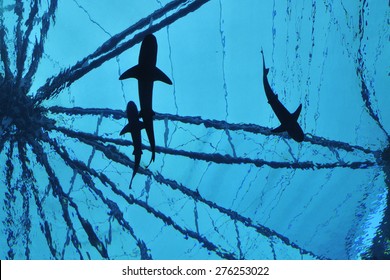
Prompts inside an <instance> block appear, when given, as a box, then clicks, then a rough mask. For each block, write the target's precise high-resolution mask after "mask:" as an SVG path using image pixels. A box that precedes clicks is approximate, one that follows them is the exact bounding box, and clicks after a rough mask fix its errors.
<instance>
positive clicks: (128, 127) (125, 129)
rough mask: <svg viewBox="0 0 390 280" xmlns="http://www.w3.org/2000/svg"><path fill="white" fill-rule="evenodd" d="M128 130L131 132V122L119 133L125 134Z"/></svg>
mask: <svg viewBox="0 0 390 280" xmlns="http://www.w3.org/2000/svg"><path fill="white" fill-rule="evenodd" d="M127 132H130V126H129V124H126V125H125V127H124V128H123V129H122V130H121V132H120V133H119V135H123V134H125V133H127Z"/></svg>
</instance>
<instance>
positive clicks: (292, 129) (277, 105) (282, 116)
mask: <svg viewBox="0 0 390 280" xmlns="http://www.w3.org/2000/svg"><path fill="white" fill-rule="evenodd" d="M261 55H262V56H263V85H264V91H265V95H266V96H267V99H268V103H269V104H270V105H271V108H272V110H273V111H274V112H275V115H276V116H277V117H278V119H279V121H280V126H278V127H277V128H275V129H273V130H272V132H283V131H287V133H288V135H290V137H291V138H292V139H294V140H295V141H297V142H302V141H303V139H304V137H305V135H304V134H303V131H302V128H301V127H300V126H299V124H298V121H297V120H298V117H299V114H300V113H301V109H302V104H300V105H299V106H298V108H297V110H295V112H294V113H292V114H291V113H290V112H289V111H288V110H287V109H286V107H284V106H283V104H282V103H281V102H280V101H279V99H278V95H277V94H275V93H274V92H273V91H272V89H271V86H270V85H269V83H268V79H267V74H268V72H269V68H266V67H265V61H264V53H263V50H261Z"/></svg>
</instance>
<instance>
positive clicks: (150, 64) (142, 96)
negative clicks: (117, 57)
mask: <svg viewBox="0 0 390 280" xmlns="http://www.w3.org/2000/svg"><path fill="white" fill-rule="evenodd" d="M156 59H157V40H156V37H154V35H152V34H149V35H147V36H146V37H145V38H144V40H143V41H142V45H141V50H140V54H139V58H138V65H136V66H134V67H132V68H130V69H128V70H127V71H125V72H124V73H123V74H122V75H121V76H120V77H119V80H123V79H127V78H136V79H137V80H138V94H139V101H140V105H141V111H140V114H139V116H140V117H141V118H142V120H143V123H144V126H145V130H146V133H147V135H148V139H149V143H150V148H151V151H152V158H151V160H150V163H151V162H152V161H154V158H155V148H156V143H155V140H154V129H153V117H154V111H153V109H152V103H153V102H152V101H153V83H154V81H162V82H164V83H167V84H169V85H171V84H172V81H171V80H170V79H169V78H168V77H167V75H165V74H164V73H163V72H162V71H161V70H160V69H158V68H157V67H156ZM150 163H149V164H150Z"/></svg>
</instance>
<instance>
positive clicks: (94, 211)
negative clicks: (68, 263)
mask: <svg viewBox="0 0 390 280" xmlns="http://www.w3.org/2000/svg"><path fill="white" fill-rule="evenodd" d="M1 2H3V5H2V7H0V8H1V13H2V23H1V28H2V30H5V36H3V42H4V45H5V46H7V47H8V52H9V60H10V69H11V70H12V72H13V73H14V75H15V76H16V75H17V73H18V69H17V65H16V58H17V50H18V46H19V45H18V44H17V34H18V33H17V32H18V25H17V24H18V22H20V23H21V24H20V27H19V29H20V30H21V32H22V34H26V33H27V29H28V23H27V21H26V20H27V18H28V15H29V13H30V11H31V7H32V5H33V4H32V3H34V2H35V1H7V0H4V1H1ZM30 2H31V3H30ZM46 2H47V3H46ZM193 2H194V1H172V2H171V3H169V1H151V0H150V1H122V0H115V1H106V0H104V1H85V0H77V1H76V0H74V1H59V2H58V3H57V1H42V3H40V4H39V5H38V8H39V9H38V13H37V15H36V16H35V20H34V22H33V25H32V26H33V29H32V31H31V33H30V34H29V36H28V48H27V53H26V54H27V55H26V59H25V68H24V70H23V71H22V74H23V75H25V74H26V73H27V70H26V69H28V65H30V64H31V63H32V57H34V56H36V55H35V54H33V46H34V44H35V42H36V41H37V42H42V45H43V46H44V48H43V53H42V57H41V58H40V60H39V66H38V68H37V71H36V73H35V75H34V78H33V80H32V86H31V88H30V89H29V91H28V92H27V93H26V94H27V95H28V96H30V97H31V98H34V97H37V96H38V97H39V96H41V94H46V97H47V98H45V99H42V100H41V101H42V102H40V103H39V106H42V107H44V108H46V109H48V110H47V111H45V113H44V114H45V116H47V117H48V118H50V119H53V120H54V121H55V124H54V128H53V127H51V128H48V127H42V131H41V132H40V133H42V134H40V133H39V134H37V135H35V136H34V137H36V139H35V141H36V143H37V145H39V146H40V147H42V151H44V154H45V156H44V155H43V154H40V153H39V152H37V149H34V148H32V145H31V144H29V143H28V142H26V141H22V140H18V139H16V140H15V141H11V140H9V139H6V138H5V136H4V135H5V134H6V133H5V132H6V131H11V135H12V134H16V132H15V131H16V130H17V128H15V127H13V126H12V119H9V118H7V117H3V121H2V127H1V132H2V137H3V140H4V143H3V145H2V147H1V153H0V164H1V165H0V168H1V174H2V175H0V176H1V178H0V182H1V187H0V196H1V201H2V203H3V205H2V209H3V210H2V211H1V212H0V220H1V221H2V223H0V235H1V237H0V248H1V249H0V258H1V259H30V258H31V259H80V258H83V259H88V258H91V259H102V258H110V259H140V258H153V259H219V258H236V259H324V258H330V259H360V258H362V256H363V255H362V254H364V253H365V252H367V251H368V250H369V248H370V247H371V245H372V242H373V239H374V237H375V235H376V234H377V230H378V227H379V226H380V223H381V222H382V220H383V219H384V211H385V209H386V208H387V195H388V185H386V183H385V181H386V172H385V170H386V168H387V170H388V163H384V162H383V161H381V152H382V151H383V150H384V149H385V148H386V147H387V146H388V145H389V135H388V131H389V130H390V113H389V110H388V107H389V106H388V105H389V104H390V97H389V94H388V89H389V85H390V84H389V68H388V67H389V64H388V62H389V61H390V49H389V47H388V41H389V24H388V21H389V6H388V3H386V2H387V1H366V0H364V1H354V0H344V1H314V0H312V1H308V0H300V1H254V0H244V1H233V0H225V1H222V0H220V1H217V0H213V1H195V2H198V4H197V5H194V3H193ZM203 2H205V3H203ZM282 2H283V3H282ZM15 3H16V4H15ZM20 3H21V4H20ZM48 3H51V4H52V5H55V9H54V10H55V12H54V13H51V12H50V11H49V7H48ZM168 3H169V4H170V5H171V4H172V3H173V4H175V3H180V5H177V6H174V8H172V9H169V8H168V7H169V6H166V4H168ZM18 5H22V7H23V12H22V16H21V17H22V19H21V20H20V21H19V20H18V14H17V13H16V12H15V10H16V8H15V7H19V6H18ZM159 9H162V10H160V11H161V13H160V12H155V11H157V10H159ZM183 11H186V12H189V13H188V14H184V13H183ZM45 17H46V18H49V23H50V27H49V30H48V32H47V37H46V38H44V39H42V37H41V35H40V34H41V33H42V29H41V28H42V22H44V19H45ZM166 18H169V19H172V23H170V24H169V25H167V24H166V23H164V20H165V19H166ZM142 20H143V21H142ZM135 24H136V27H137V28H136V29H135V30H131V29H129V27H131V26H133V25H135ZM150 31H152V32H154V35H155V36H156V38H157V42H158V55H157V66H158V67H159V68H160V69H161V70H162V71H163V72H164V73H166V74H167V75H168V76H169V77H170V78H171V80H172V81H173V85H172V86H170V85H167V84H163V83H161V82H156V83H155V84H154V97H153V98H154V100H153V108H154V110H155V111H156V112H157V115H156V120H155V122H154V125H155V138H156V145H157V155H156V161H155V162H154V163H152V164H151V165H150V166H149V168H148V169H144V168H145V167H146V165H147V164H148V163H149V160H150V155H151V153H150V151H149V150H147V149H145V150H144V153H143V157H142V160H141V170H140V172H139V173H138V174H137V175H136V176H135V178H134V182H133V187H132V189H129V183H130V180H131V175H132V162H131V161H132V160H133V155H132V152H133V147H132V146H131V145H129V142H126V141H127V140H131V137H130V135H129V134H126V135H124V136H122V137H121V136H119V132H120V131H121V130H122V128H123V127H124V125H125V124H126V123H127V119H126V118H125V115H124V113H123V112H124V110H125V108H126V104H127V102H128V101H131V100H132V101H134V102H135V103H136V104H137V106H138V107H139V102H138V92H137V90H138V87H137V80H135V79H128V80H123V81H119V80H118V78H119V75H120V74H121V73H123V72H124V71H125V70H126V69H128V68H130V67H132V66H134V65H135V64H136V63H137V61H138V54H139V49H140V44H139V43H140V41H141V40H142V38H143V36H144V35H145V34H147V33H148V32H150ZM122 35H123V36H122ZM137 36H138V37H137ZM116 39H118V40H117V41H115V40H116ZM2 44H3V43H2ZM261 49H263V50H264V54H265V62H266V66H267V67H269V68H270V72H269V74H268V79H269V82H270V84H271V87H272V88H273V90H274V91H275V92H276V93H277V94H278V96H279V99H280V100H281V102H282V103H283V104H284V105H285V106H286V108H287V109H288V110H289V111H290V112H294V111H295V109H296V108H297V107H298V105H299V104H302V106H303V108H302V112H301V115H300V117H299V119H298V122H299V124H300V125H301V127H302V129H303V131H304V132H305V134H306V137H307V138H306V140H305V141H304V142H302V143H296V142H295V141H293V140H292V139H290V138H289V137H288V135H287V134H283V133H282V134H273V133H271V132H270V129H273V128H275V127H277V126H279V121H278V119H277V118H276V116H275V114H274V113H273V111H272V109H271V107H270V106H269V104H268V103H267V99H266V96H265V93H264V90H263V85H262V75H263V73H262V69H263V64H262V59H261V53H260V50H261ZM2 60H3V61H4V56H2ZM94 63H96V65H95V64H94ZM0 67H1V68H0V70H1V74H2V78H3V77H4V74H3V73H4V71H5V66H4V64H2V65H1V66H0ZM83 71H84V72H83ZM80 73H81V74H80ZM53 81H54V82H53ZM43 85H46V86H49V85H53V87H52V88H50V87H46V88H45V87H42V86H43ZM8 95H9V93H8V92H5V91H2V92H1V96H8ZM33 100H34V99H33ZM0 106H1V105H0ZM54 106H56V107H54ZM75 107H80V108H82V109H80V110H79V111H77V112H76V110H73V109H72V108H75ZM53 108H56V109H57V110H55V109H53ZM61 108H62V109H61ZM63 108H71V109H70V110H68V111H65V110H64V109H63ZM88 108H94V109H95V110H93V111H89V112H87V111H86V110H83V109H88ZM386 108H387V109H386ZM61 110H62V111H61ZM176 115H178V116H181V117H183V118H180V119H179V118H175V116H176ZM197 117H199V118H197ZM9 123H11V124H9ZM204 123H206V124H207V125H204ZM231 124H237V127H238V128H237V129H234V128H233V125H231ZM58 128H64V129H66V130H62V131H61V129H58ZM69 131H74V132H75V133H74V134H71V133H69ZM66 132H68V133H66ZM82 133H87V134H82ZM88 137H90V138H88ZM87 138H88V139H89V142H88V141H86V140H85V139H87ZM48 139H51V140H48ZM83 140H84V141H83ZM117 140H118V141H117ZM18 141H19V143H21V145H22V146H24V147H25V148H24V151H25V154H26V158H27V159H28V160H23V159H22V160H21V157H20V156H19V155H21V154H23V153H24V152H22V151H21V148H20V147H18ZM143 143H144V144H145V145H146V146H148V141H147V137H146V134H145V133H143ZM109 147H115V149H114V150H113V149H111V148H109ZM59 151H61V152H59ZM64 154H67V157H66V156H64ZM43 157H46V158H47V162H48V164H49V165H50V166H51V168H52V169H53V171H54V175H49V174H48V171H47V166H45V164H43V163H42V162H40V160H39V158H43ZM8 159H9V161H7V160H8ZM22 161H24V162H25V163H24V164H23V163H22ZM77 163H79V165H77ZM386 164H387V165H386ZM386 166H387V167H386ZM26 170H30V171H31V174H30V175H29V174H26ZM387 172H388V171H387ZM388 173H389V172H388ZM7 174H10V175H11V176H10V177H7V176H8V175H7ZM23 174H24V175H23ZM102 176H105V178H108V180H106V181H105V180H103V179H102V178H103V177H102ZM7 178H11V179H10V180H8V179H7ZM53 178H57V180H58V184H57V183H53ZM387 182H388V181H387ZM53 184H54V185H56V184H57V185H56V187H53ZM53 189H54V190H53ZM58 189H61V190H62V191H63V194H60V193H61V192H58ZM56 190H57V193H56ZM61 201H62V202H61ZM64 205H65V208H64ZM66 213H68V214H69V218H68V219H67V218H66V217H64V216H66V215H67V214H66ZM69 221H70V222H69ZM88 224H89V225H90V227H88Z"/></svg>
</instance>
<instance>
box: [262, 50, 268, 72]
mask: <svg viewBox="0 0 390 280" xmlns="http://www.w3.org/2000/svg"><path fill="white" fill-rule="evenodd" d="M261 56H262V57H263V69H264V73H265V75H268V72H269V68H266V67H265V60H264V52H263V48H261Z"/></svg>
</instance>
